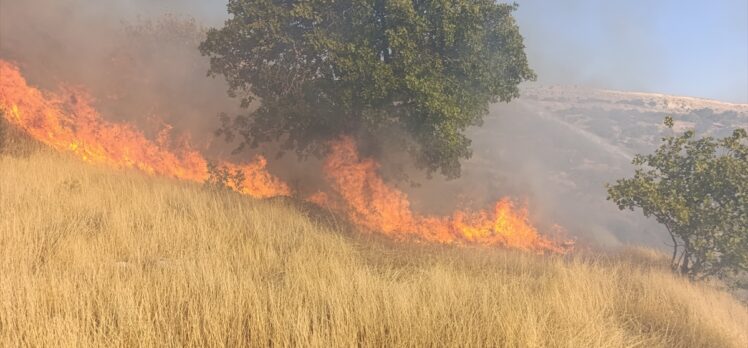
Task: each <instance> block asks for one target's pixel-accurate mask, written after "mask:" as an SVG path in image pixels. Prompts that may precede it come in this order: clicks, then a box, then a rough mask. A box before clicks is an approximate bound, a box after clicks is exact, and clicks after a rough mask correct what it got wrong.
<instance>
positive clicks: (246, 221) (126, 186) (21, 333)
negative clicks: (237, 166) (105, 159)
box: [0, 150, 748, 347]
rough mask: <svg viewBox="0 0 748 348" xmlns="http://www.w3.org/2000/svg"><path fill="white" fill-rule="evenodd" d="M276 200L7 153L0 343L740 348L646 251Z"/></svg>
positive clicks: (710, 297) (710, 301)
mask: <svg viewBox="0 0 748 348" xmlns="http://www.w3.org/2000/svg"><path fill="white" fill-rule="evenodd" d="M294 206H295V204H290V203H289V202H288V201H284V200H267V201H260V200H253V199H250V198H247V197H243V196H239V195H237V194H233V193H230V192H215V191H210V190H206V189H204V188H203V187H202V186H200V185H195V184H187V183H181V182H175V181H171V180H166V179H160V178H153V177H148V176H145V175H142V174H139V173H135V172H122V171H113V170H110V169H106V168H99V167H94V166H89V165H87V164H84V163H81V162H79V161H78V160H75V159H73V158H68V157H66V156H65V155H60V154H54V153H49V152H47V151H44V150H42V151H35V152H32V153H31V154H25V155H23V156H11V155H0V346H2V347H15V346H35V347H39V346H46V347H86V346H99V347H116V346H137V347H150V346H199V347H209V346H229V347H234V346H301V347H307V346H310V347H350V346H367V347H368V346H376V347H381V346H471V347H746V346H748V310H746V307H745V306H744V305H742V304H740V303H739V302H738V301H736V300H735V299H734V298H732V297H731V296H730V295H729V294H727V293H725V292H721V291H718V290H715V289H712V288H709V287H707V286H703V285H694V284H690V283H688V282H687V281H685V280H683V279H680V278H678V277H676V276H673V275H672V274H670V273H669V272H668V271H667V270H666V269H665V268H664V266H663V264H665V262H663V256H662V255H660V254H658V253H656V252H653V251H648V250H645V249H627V250H623V251H619V252H611V253H608V254H593V253H577V254H575V255H570V256H538V255H532V254H524V253H519V252H512V251H505V250H492V249H486V248H480V249H474V248H458V247H437V246H430V245H416V244H412V243H411V244H409V243H401V244H397V243H393V242H387V241H383V240H379V239H377V238H373V237H367V236H365V235H360V234H357V233H351V232H350V231H347V230H346V228H345V227H344V225H343V224H340V225H339V226H338V227H336V225H335V224H332V223H325V222H321V220H320V219H315V218H310V217H309V216H308V214H305V213H303V212H302V210H299V209H298V208H296V207H294Z"/></svg>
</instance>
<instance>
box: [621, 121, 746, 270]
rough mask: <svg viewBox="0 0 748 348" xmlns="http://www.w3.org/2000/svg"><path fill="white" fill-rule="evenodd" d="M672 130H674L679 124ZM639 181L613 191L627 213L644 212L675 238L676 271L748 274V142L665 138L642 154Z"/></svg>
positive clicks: (738, 135)
mask: <svg viewBox="0 0 748 348" xmlns="http://www.w3.org/2000/svg"><path fill="white" fill-rule="evenodd" d="M666 124H667V125H668V126H670V127H672V125H673V120H672V118H668V119H666ZM633 163H634V165H636V166H637V169H636V172H635V173H634V177H633V178H629V179H621V180H618V181H617V182H616V184H614V185H610V186H608V193H609V197H608V198H609V199H611V200H613V201H614V202H615V203H616V204H618V207H619V208H621V209H632V210H633V209H634V208H641V209H642V211H643V213H644V215H646V216H648V217H649V216H653V217H654V218H655V219H657V221H658V222H660V223H661V224H663V225H664V226H665V227H666V228H667V231H668V232H669V233H670V236H671V237H672V242H673V254H672V260H671V263H672V267H673V269H674V270H678V271H679V272H681V273H683V274H685V275H688V276H689V277H691V278H692V279H701V278H706V277H709V276H718V277H721V278H724V277H725V276H729V275H734V274H737V273H743V272H746V271H748V136H747V135H746V130H745V129H737V130H735V131H734V133H733V134H732V136H729V137H726V138H722V139H715V138H712V137H703V138H697V137H696V136H695V132H694V131H693V130H689V131H686V132H685V133H683V134H680V135H674V136H669V137H666V138H663V144H662V145H661V146H660V148H659V149H657V151H655V152H654V153H653V154H650V155H645V156H642V155H637V156H636V157H635V159H634V161H633Z"/></svg>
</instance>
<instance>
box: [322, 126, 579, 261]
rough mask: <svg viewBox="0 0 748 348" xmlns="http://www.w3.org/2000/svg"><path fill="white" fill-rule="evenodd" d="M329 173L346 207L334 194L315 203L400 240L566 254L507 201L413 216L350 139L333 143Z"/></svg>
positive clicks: (403, 197) (404, 199)
mask: <svg viewBox="0 0 748 348" xmlns="http://www.w3.org/2000/svg"><path fill="white" fill-rule="evenodd" d="M330 151H331V153H330V155H329V156H328V158H327V160H326V161H325V165H324V170H325V174H326V175H327V177H328V178H329V180H330V181H331V183H332V186H333V188H334V189H335V191H336V192H337V194H338V195H339V196H340V200H342V201H343V202H344V203H345V204H335V203H331V202H330V198H329V197H328V196H326V195H325V196H315V198H314V199H315V201H316V202H318V203H321V204H329V206H330V207H331V209H333V210H338V211H340V212H342V213H345V214H347V216H348V217H349V218H350V219H351V220H352V221H353V222H354V223H356V224H358V225H361V226H363V227H365V228H367V229H370V230H373V231H379V232H381V233H384V234H386V235H388V236H391V237H394V238H396V239H410V238H416V239H421V240H425V241H429V242H437V243H444V244H480V245H491V246H502V247H508V248H516V249H522V250H532V251H539V252H544V251H550V252H559V253H563V252H565V251H566V249H567V248H568V244H566V245H562V244H559V243H556V242H553V241H551V240H549V239H546V238H544V237H542V236H541V235H540V233H538V231H537V230H536V229H535V228H534V227H533V226H532V224H530V222H529V219H528V214H527V210H526V209H524V208H523V209H518V208H516V207H515V206H514V204H513V203H512V202H511V201H510V200H509V199H507V198H504V199H501V200H500V201H498V202H496V203H495V204H494V207H493V209H491V210H483V211H478V212H465V211H457V212H455V213H454V214H452V216H449V217H440V216H423V215H419V214H417V213H415V212H413V211H412V210H411V208H410V202H409V201H408V197H407V196H406V195H405V193H403V192H402V191H400V190H397V189H396V188H393V187H391V186H388V185H387V184H386V183H385V182H384V180H382V178H381V177H380V176H379V175H378V174H377V168H378V164H377V163H376V162H375V161H374V160H372V159H362V158H360V156H359V154H358V151H357V149H356V145H355V143H354V141H353V140H352V139H351V138H349V137H344V138H342V139H340V140H338V141H334V142H331V143H330Z"/></svg>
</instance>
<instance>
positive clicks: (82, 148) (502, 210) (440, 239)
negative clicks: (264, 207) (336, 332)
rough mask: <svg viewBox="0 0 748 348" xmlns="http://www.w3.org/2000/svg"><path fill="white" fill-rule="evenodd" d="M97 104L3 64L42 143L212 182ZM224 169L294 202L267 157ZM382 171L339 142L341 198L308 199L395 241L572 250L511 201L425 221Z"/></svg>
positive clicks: (11, 105) (196, 159)
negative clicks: (46, 87) (35, 82)
mask: <svg viewBox="0 0 748 348" xmlns="http://www.w3.org/2000/svg"><path fill="white" fill-rule="evenodd" d="M92 104H93V99H92V98H91V97H90V96H89V95H88V94H87V93H85V92H84V91H82V90H79V89H71V88H68V89H65V90H63V91H62V92H60V93H42V92H41V91H40V90H38V89H36V88H34V87H31V86H29V85H28V84H27V82H26V80H25V79H24V78H23V76H22V75H21V73H20V72H19V69H18V68H17V67H16V66H14V65H13V64H10V63H8V62H5V61H3V60H0V111H3V112H4V114H5V117H6V119H7V120H8V122H10V123H11V124H13V125H15V126H16V127H18V128H20V129H22V130H24V131H26V132H27V133H28V134H29V135H30V136H32V137H33V138H35V139H36V140H38V141H40V142H42V143H44V144H46V145H48V146H50V147H52V148H54V149H56V150H58V151H64V152H70V153H73V154H74V155H75V156H77V157H79V158H81V159H83V160H84V161H87V162H91V163H98V164H103V165H107V166H111V167H114V168H135V169H138V170H141V171H143V172H145V173H148V174H151V175H159V176H166V177H172V178H176V179H181V180H188V181H194V182H204V181H206V179H208V177H209V175H210V174H209V173H208V161H207V160H206V158H205V157H203V155H202V154H200V153H199V152H198V151H196V150H195V149H193V148H191V147H190V146H189V144H187V143H186V142H185V143H182V144H179V146H177V147H176V149H175V148H174V147H173V146H168V145H169V144H168V143H169V141H168V138H169V136H168V132H169V131H170V129H171V126H169V125H165V126H164V130H163V131H162V132H161V133H159V135H158V136H157V139H156V140H155V141H152V140H149V139H148V138H146V137H145V135H143V133H142V132H140V131H138V130H137V129H135V128H134V127H133V126H131V125H129V124H125V123H114V122H109V121H106V120H104V119H103V118H102V117H101V116H100V115H99V113H98V112H97V111H96V110H95V109H94V108H93V107H92ZM219 165H220V166H222V167H224V168H226V169H228V170H229V171H230V172H232V173H236V172H237V171H241V172H242V173H243V174H244V177H245V180H244V181H243V185H242V187H240V188H236V187H234V189H235V190H237V191H240V192H241V193H243V194H246V195H249V196H252V197H258V198H267V197H274V196H289V195H291V189H290V188H289V186H288V185H287V184H286V183H284V182H283V181H281V180H280V179H278V178H277V177H275V176H273V175H271V174H270V173H269V172H268V171H267V170H266V165H267V161H266V160H265V158H264V157H260V156H258V157H257V158H255V160H254V161H253V162H251V163H248V164H235V163H231V162H222V163H219ZM377 169H378V164H377V163H376V162H375V161H374V160H372V159H362V158H360V156H359V154H358V151H357V149H356V144H355V142H354V141H353V139H351V138H349V137H344V138H342V139H340V140H338V141H333V142H331V143H330V154H329V155H328V157H327V159H326V161H325V165H324V170H325V174H326V176H327V178H328V179H329V181H330V183H331V186H332V188H333V189H334V191H335V192H333V193H330V194H328V193H323V192H320V193H318V194H315V195H313V196H311V197H309V198H307V200H308V201H310V202H313V203H315V204H317V205H320V206H323V207H326V208H328V209H330V210H333V211H336V212H339V213H342V214H345V215H347V216H348V217H349V218H350V219H351V221H353V222H354V223H356V224H358V225H359V226H362V227H363V228H366V229H368V230H372V231H377V232H380V233H382V234H385V235H387V236H390V237H393V238H395V239H417V240H423V241H428V242H436V243H444V244H477V245H488V246H502V247H508V248H517V249H522V250H531V251H537V252H545V251H550V252H559V253H563V252H565V251H566V250H567V249H568V248H567V247H566V246H564V245H561V244H558V243H556V242H553V241H551V240H549V239H546V238H544V237H542V236H541V235H540V233H538V231H537V230H536V229H535V228H534V227H533V226H532V224H530V222H529V219H528V214H527V210H526V209H524V208H517V207H515V206H514V204H513V203H512V202H511V201H510V200H509V199H502V200H500V201H498V202H496V203H495V205H494V207H493V209H490V210H484V211H478V212H464V211H457V212H455V213H454V214H452V216H449V217H439V216H423V215H420V214H417V213H415V212H413V211H412V209H411V208H410V202H409V201H408V197H407V196H406V195H405V193H403V192H402V191H399V190H397V189H396V188H393V187H391V186H388V185H387V184H386V183H385V182H384V180H383V179H382V178H381V177H380V176H379V175H378V174H377Z"/></svg>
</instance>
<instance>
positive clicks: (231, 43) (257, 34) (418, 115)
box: [200, 0, 534, 177]
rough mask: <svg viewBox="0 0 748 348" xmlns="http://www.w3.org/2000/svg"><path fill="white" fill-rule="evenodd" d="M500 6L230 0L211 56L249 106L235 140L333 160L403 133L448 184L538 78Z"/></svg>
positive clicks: (229, 124)
mask: <svg viewBox="0 0 748 348" xmlns="http://www.w3.org/2000/svg"><path fill="white" fill-rule="evenodd" d="M515 9H516V5H510V4H503V3H498V2H496V1H494V0H349V1H334V0H307V1H301V0H230V1H229V3H228V12H229V14H230V18H229V19H228V20H227V21H226V22H225V25H224V26H223V27H222V28H220V29H212V30H210V31H209V32H208V36H207V39H206V40H205V41H204V42H203V43H202V45H201V46H200V49H201V51H202V53H203V54H204V55H207V56H209V57H210V60H211V70H210V73H211V74H213V75H217V74H221V75H223V76H225V78H226V80H227V81H228V84H229V88H230V90H229V93H230V94H231V95H232V96H237V97H240V98H241V100H242V104H243V106H245V107H248V106H249V105H250V103H252V101H254V100H255V99H258V100H259V101H260V106H259V107H258V108H257V109H256V110H253V111H251V112H248V113H247V114H245V115H240V116H237V117H233V118H230V117H227V118H226V119H225V122H224V127H223V131H225V132H226V134H227V136H229V137H232V136H234V135H236V134H238V135H240V136H241V137H242V140H243V141H242V146H245V145H250V146H257V145H258V144H260V143H262V142H268V141H278V140H280V141H282V143H283V144H284V148H285V149H295V150H296V151H297V152H298V153H299V154H301V155H307V154H310V153H315V154H321V153H323V152H324V145H325V143H326V141H327V140H329V139H331V138H334V137H336V136H338V135H342V134H349V135H354V136H357V137H359V138H368V139H381V137H382V136H383V135H386V136H387V137H390V138H391V137H393V136H397V139H399V140H401V141H402V142H403V144H404V150H407V151H408V152H409V153H410V154H411V155H412V156H413V157H414V158H415V160H416V161H415V163H416V164H417V165H418V167H420V168H424V169H427V170H428V171H429V172H434V171H437V170H438V171H440V172H441V173H443V174H445V175H446V176H448V177H456V176H459V174H460V160H461V159H464V158H468V157H470V156H471V149H470V139H468V138H467V137H466V136H465V134H464V133H465V130H466V129H467V127H469V126H473V125H479V124H480V123H481V121H482V118H483V116H484V115H485V114H486V113H487V111H488V106H489V104H490V103H492V102H498V101H504V102H507V101H509V100H511V99H512V98H515V97H517V96H518V95H519V90H518V85H519V84H520V83H521V82H522V81H525V80H530V79H534V73H533V72H532V70H531V69H530V68H529V66H528V62H527V57H526V55H525V52H524V44H523V38H522V36H521V35H520V32H519V28H518V26H517V23H516V22H515V20H514V18H513V17H512V12H513V11H514V10H515Z"/></svg>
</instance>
